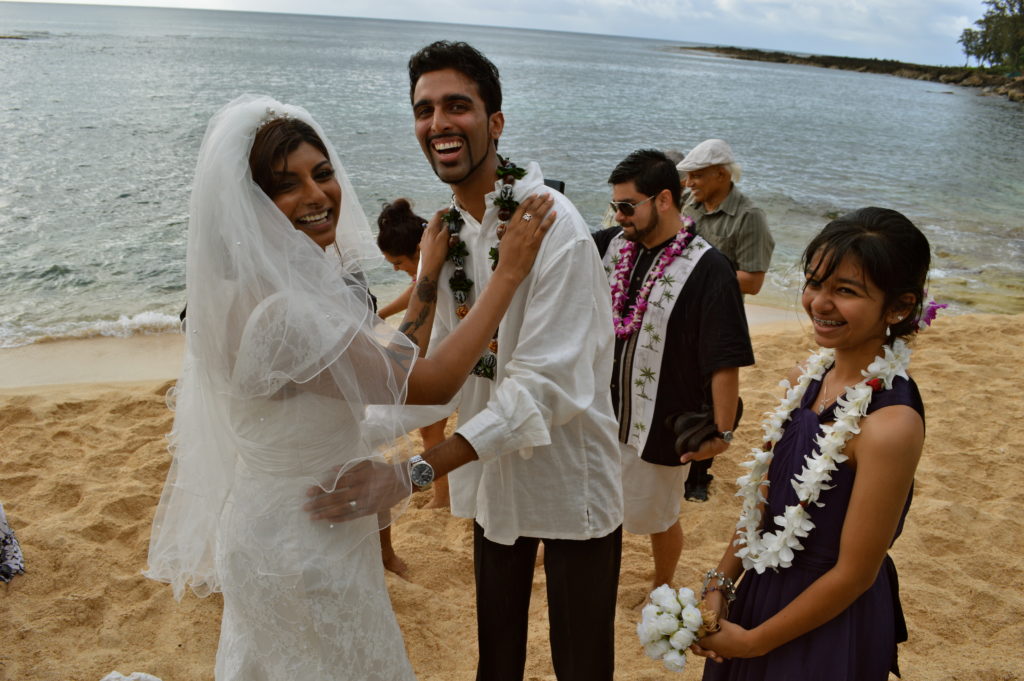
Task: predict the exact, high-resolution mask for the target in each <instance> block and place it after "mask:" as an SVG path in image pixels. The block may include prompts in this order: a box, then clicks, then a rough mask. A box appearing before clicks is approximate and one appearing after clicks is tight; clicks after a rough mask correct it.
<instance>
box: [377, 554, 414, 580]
mask: <svg viewBox="0 0 1024 681" xmlns="http://www.w3.org/2000/svg"><path fill="white" fill-rule="evenodd" d="M381 558H382V559H383V560H384V569H385V570H387V571H388V572H394V573H395V574H396V575H398V576H399V577H401V578H402V579H405V576H406V575H407V574H408V573H409V566H408V565H406V564H405V561H404V560H402V559H401V558H399V557H398V554H397V553H395V552H393V551H392V552H391V554H390V555H384V554H381Z"/></svg>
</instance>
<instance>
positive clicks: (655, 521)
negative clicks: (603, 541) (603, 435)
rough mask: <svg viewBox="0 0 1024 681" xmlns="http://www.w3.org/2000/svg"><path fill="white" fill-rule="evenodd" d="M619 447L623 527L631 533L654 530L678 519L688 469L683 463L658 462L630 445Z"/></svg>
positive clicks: (651, 532)
mask: <svg viewBox="0 0 1024 681" xmlns="http://www.w3.org/2000/svg"><path fill="white" fill-rule="evenodd" d="M621 447H622V501H623V504H624V510H625V518H624V520H623V522H622V528H623V529H624V530H626V532H629V533H631V534H657V533H659V532H664V531H665V530H667V529H668V528H670V527H672V524H673V523H675V522H676V521H677V520H679V505H680V502H681V500H682V496H683V483H684V482H685V481H686V475H687V473H688V472H689V470H690V464H686V465H684V466H659V465H658V464H656V463H647V462H646V461H644V460H643V459H641V458H640V457H639V456H637V453H636V448H634V447H632V446H631V445H625V444H623V445H621Z"/></svg>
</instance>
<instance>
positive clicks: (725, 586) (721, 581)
mask: <svg viewBox="0 0 1024 681" xmlns="http://www.w3.org/2000/svg"><path fill="white" fill-rule="evenodd" d="M712 579H717V580H718V584H716V585H715V586H713V587H711V588H708V585H709V584H711V580H712ZM712 591H721V592H722V595H723V596H725V602H726V603H732V602H733V601H734V600H736V584H735V582H733V581H732V580H731V579H729V578H728V577H727V576H726V575H725V573H724V572H719V571H718V570H708V571H707V572H706V573H704V586H703V587H702V588H701V592H700V598H701V600H704V598H705V597H707V595H708V594H709V593H711V592H712Z"/></svg>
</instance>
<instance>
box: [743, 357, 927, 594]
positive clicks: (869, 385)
mask: <svg viewBox="0 0 1024 681" xmlns="http://www.w3.org/2000/svg"><path fill="white" fill-rule="evenodd" d="M834 361H835V352H834V351H833V350H830V349H823V350H820V351H818V352H816V353H814V354H813V355H811V357H810V358H809V359H808V360H807V365H806V367H805V369H804V371H803V373H802V374H801V375H800V378H799V379H797V383H796V385H795V386H791V385H790V383H789V381H788V380H783V381H782V382H781V383H780V384H779V385H780V386H782V387H783V388H785V389H786V396H785V397H784V398H783V399H782V402H781V403H779V406H778V407H777V408H776V409H775V411H773V412H769V413H768V414H766V415H765V419H764V421H763V422H762V424H761V426H762V428H763V429H764V432H765V443H764V446H763V447H760V448H759V447H755V448H753V449H752V450H751V454H752V456H751V459H750V460H749V461H746V462H744V463H742V464H740V465H741V466H743V467H745V468H749V469H750V472H749V473H748V474H746V475H743V476H740V477H739V478H738V479H737V480H736V484H737V485H739V488H740V490H739V492H737V493H736V496H739V497H742V498H743V510H742V512H741V514H740V520H739V522H738V523H737V524H736V528H737V529H738V530H740V536H739V537H738V538H737V539H736V541H735V542H733V543H734V545H736V546H741V547H742V548H740V549H739V550H738V551H737V552H736V557H737V558H740V559H741V560H742V561H743V568H744V569H746V570H749V569H750V568H753V569H755V570H757V572H758V574H760V573H762V572H764V571H765V569H767V568H772V569H773V570H778V569H779V568H787V567H789V566H790V565H791V564H792V562H793V555H794V554H793V552H794V551H799V550H801V549H803V545H802V544H801V543H800V539H801V538H802V537H807V535H808V533H809V532H810V531H811V530H812V529H814V523H813V522H812V521H811V517H810V514H809V513H808V512H807V507H808V506H809V505H810V504H815V505H817V506H824V503H822V502H820V501H818V496H819V495H820V494H821V492H822V491H823V490H826V489H831V487H832V486H831V485H829V484H828V483H829V481H830V480H831V479H832V471H835V470H837V466H838V464H840V463H842V462H844V461H846V459H847V456H846V455H845V454H843V447H844V446H845V445H846V441H847V440H849V439H850V438H851V437H853V436H854V435H856V434H857V433H859V432H860V419H861V417H862V416H864V414H865V413H867V409H868V405H869V404H871V396H872V393H874V392H875V391H877V390H882V389H883V388H884V389H885V390H889V389H891V388H892V382H893V379H895V378H896V377H897V376H902V377H903V378H907V366H908V365H909V364H910V349H909V348H908V347H907V344H906V343H905V342H904V341H903V340H902V339H897V340H896V341H895V342H894V343H893V344H892V347H889V346H886V347H885V354H884V356H882V357H875V359H874V361H873V362H871V364H869V365H868V368H867V369H864V370H863V371H861V374H862V375H863V376H864V380H863V381H860V382H859V383H857V384H856V385H852V386H850V387H849V388H847V389H846V393H845V395H843V396H841V397H839V398H838V399H837V403H838V408H837V409H836V411H835V422H834V423H832V424H831V425H828V424H826V425H823V426H822V427H821V433H820V434H819V435H818V436H817V438H815V443H816V444H817V445H818V451H817V452H815V451H814V450H813V449H812V450H811V451H810V452H809V453H808V454H807V455H806V457H805V458H804V467H803V470H801V471H800V473H798V474H797V475H795V476H794V479H793V480H791V481H790V483H791V484H792V485H793V488H794V489H795V490H796V495H797V499H799V500H800V501H799V503H798V504H796V505H794V506H787V507H786V510H785V511H784V513H783V515H779V516H776V517H775V519H774V520H775V523H776V524H777V525H778V526H779V530H778V531H776V532H767V533H764V532H761V530H760V527H761V510H760V504H762V503H766V502H767V499H766V498H765V496H764V495H763V494H762V492H761V488H762V487H765V486H767V485H768V481H767V479H766V476H767V474H768V467H769V465H770V464H771V462H772V458H773V456H774V454H773V449H774V448H775V445H776V443H778V441H779V439H780V438H781V437H782V433H783V430H784V426H785V424H786V422H787V421H788V420H789V417H790V414H792V412H793V410H794V409H796V408H797V407H798V406H799V405H800V400H801V399H802V398H803V396H804V393H805V392H807V387H808V386H809V385H810V384H811V382H812V381H815V380H821V377H822V376H824V374H825V371H826V370H827V369H828V368H829V367H830V366H832V364H833V362H834Z"/></svg>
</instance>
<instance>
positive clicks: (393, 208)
mask: <svg viewBox="0 0 1024 681" xmlns="http://www.w3.org/2000/svg"><path fill="white" fill-rule="evenodd" d="M426 226H427V222H426V220H424V219H423V218H421V217H420V216H419V215H416V213H413V212H412V205H411V204H410V203H409V200H408V199H395V200H394V201H392V202H391V203H385V204H384V207H383V208H381V211H380V216H379V217H378V218H377V227H378V232H377V247H378V248H379V249H380V250H381V251H382V252H384V253H387V254H388V255H391V256H401V255H404V256H408V257H410V258H411V257H413V256H414V255H416V247H417V246H419V245H420V238H421V237H422V236H423V228H424V227H426Z"/></svg>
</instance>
